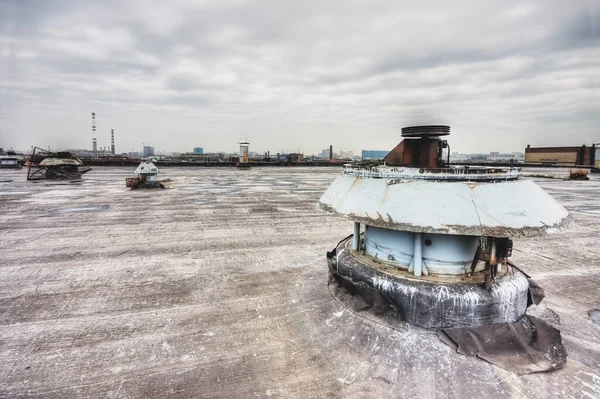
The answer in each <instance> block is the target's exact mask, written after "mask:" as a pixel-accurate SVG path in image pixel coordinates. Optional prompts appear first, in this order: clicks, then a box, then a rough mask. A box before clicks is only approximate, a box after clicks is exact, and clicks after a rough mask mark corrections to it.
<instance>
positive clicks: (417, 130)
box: [402, 125, 450, 137]
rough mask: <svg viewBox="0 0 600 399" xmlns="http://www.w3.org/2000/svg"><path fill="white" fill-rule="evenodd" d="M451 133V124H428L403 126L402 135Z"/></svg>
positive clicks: (425, 135) (444, 134)
mask: <svg viewBox="0 0 600 399" xmlns="http://www.w3.org/2000/svg"><path fill="white" fill-rule="evenodd" d="M448 135H450V126H446V125H426V126H408V127H403V128H402V137H439V136H448Z"/></svg>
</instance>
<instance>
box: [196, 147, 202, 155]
mask: <svg viewBox="0 0 600 399" xmlns="http://www.w3.org/2000/svg"><path fill="white" fill-rule="evenodd" d="M194 154H197V155H202V154H204V148H202V147H194Z"/></svg>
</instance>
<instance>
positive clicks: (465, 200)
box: [319, 174, 571, 237]
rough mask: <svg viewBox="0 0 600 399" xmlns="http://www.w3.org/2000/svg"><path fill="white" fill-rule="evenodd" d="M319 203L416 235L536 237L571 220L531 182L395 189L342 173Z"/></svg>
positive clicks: (413, 183) (398, 185)
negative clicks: (421, 233)
mask: <svg viewBox="0 0 600 399" xmlns="http://www.w3.org/2000/svg"><path fill="white" fill-rule="evenodd" d="M319 202H320V204H321V206H322V207H323V208H324V209H326V210H329V211H333V212H336V213H338V214H340V215H343V216H346V217H347V218H349V219H350V220H353V221H357V222H361V223H366V224H368V225H372V226H377V227H383V228H387V229H393V230H404V231H412V232H416V233H419V232H423V233H428V232H429V233H441V234H461V235H474V236H492V237H531V236H538V235H544V234H547V233H550V232H553V231H554V230H556V229H559V228H562V227H565V226H566V225H568V224H570V221H571V219H570V217H569V214H568V212H567V210H566V209H565V208H563V206H562V205H560V204H559V203H558V202H557V201H556V200H555V199H554V198H552V197H551V196H550V195H549V194H548V193H546V192H545V191H544V190H542V189H541V188H540V187H539V186H537V185H536V184H535V183H534V182H533V181H530V180H514V181H505V182H496V183H485V184H483V183H481V184H478V183H474V182H443V183H440V182H431V181H423V180H408V179H406V180H398V181H397V182H395V184H390V180H389V179H371V178H360V177H356V176H352V175H347V174H343V175H341V176H338V177H337V178H336V179H335V180H334V181H333V183H332V184H331V186H329V188H328V189H327V191H325V193H324V194H323V196H322V197H321V199H320V200H319Z"/></svg>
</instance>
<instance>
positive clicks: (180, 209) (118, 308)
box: [0, 167, 600, 398]
mask: <svg viewBox="0 0 600 399" xmlns="http://www.w3.org/2000/svg"><path fill="white" fill-rule="evenodd" d="M133 171H134V169H132V168H108V167H106V168H100V167H99V168H95V169H94V170H93V171H91V172H90V173H88V174H86V175H85V176H84V181H83V182H82V183H69V182H60V183H57V182H49V181H40V182H36V183H34V182H27V181H25V177H26V174H27V171H26V170H25V169H22V170H0V397H10V398H17V397H42V398H75V397H98V398H101V397H102V398H117V397H123V398H138V397H140V398H141V397H144V398H163V397H180V398H190V397H228V398H260V397H282V398H283V397H285V398H288V397H293V398H322V397H332V398H336V397H358V398H362V397H377V398H395V397H399V398H403V397H406V398H412V397H414V398H429V397H437V398H451V397H463V398H470V397H480V398H505V397H516V398H543V397H572V398H581V397H583V398H594V397H599V396H600V326H599V325H596V324H593V323H592V321H591V319H590V317H589V316H588V311H590V310H592V309H600V268H599V266H600V244H599V243H600V223H599V220H600V219H599V215H600V178H599V177H598V176H597V175H591V179H592V180H591V181H563V180H559V179H540V178H536V181H537V182H538V183H539V184H540V185H541V186H542V187H544V188H545V189H546V190H548V191H549V192H550V193H551V194H552V195H553V196H554V197H555V198H556V199H557V200H558V201H560V202H561V203H562V204H563V205H564V206H565V207H566V208H567V209H568V210H569V211H570V212H571V213H572V215H573V216H574V219H575V224H574V226H573V227H571V228H570V229H568V230H566V231H564V232H561V233H558V234H555V235H550V236H545V237H541V238H533V239H516V240H515V245H514V246H515V249H514V253H513V258H512V260H513V261H514V262H515V263H517V264H518V265H519V266H521V267H522V268H523V270H524V271H526V272H527V273H529V274H531V275H532V277H533V278H534V279H535V280H536V281H537V282H538V283H540V285H542V287H544V289H545V291H546V299H545V303H546V306H548V307H549V308H551V309H553V310H554V311H555V312H556V313H557V314H558V315H559V316H560V323H561V326H560V329H561V331H562V337H563V343H564V345H565V347H566V349H567V351H568V353H569V358H568V361H567V364H566V366H565V367H564V368H563V369H561V370H558V371H555V372H551V373H545V374H531V375H525V376H519V375H517V374H513V373H511V372H508V371H505V370H503V369H500V368H498V367H495V366H493V365H490V364H488V363H486V362H484V361H483V360H478V359H476V358H469V357H465V356H463V355H460V354H457V353H456V352H454V351H453V350H452V349H451V348H450V347H448V346H446V345H444V344H443V343H442V342H440V341H439V340H438V338H437V336H436V335H435V332H432V331H426V330H422V329H417V328H413V327H410V326H399V328H398V329H390V328H388V327H385V326H384V325H381V324H379V323H377V321H376V320H372V319H365V318H363V317H362V316H360V315H356V314H354V313H352V312H351V311H349V310H347V309H345V308H344V307H343V306H342V305H341V304H339V303H338V302H336V301H335V300H334V299H333V297H332V296H331V295H330V293H329V290H328V287H327V278H328V277H327V265H326V261H325V253H326V251H328V250H331V249H332V248H333V247H334V246H335V244H337V242H338V241H340V240H341V239H342V238H344V237H346V236H347V235H349V234H351V232H352V225H351V222H349V221H347V220H345V219H343V218H342V217H339V216H335V215H333V214H329V213H327V212H325V211H322V210H321V209H320V208H319V206H318V199H319V197H320V196H321V194H322V193H323V192H324V191H325V189H326V188H327V187H328V186H329V184H330V183H331V182H332V181H333V179H334V178H335V176H336V175H337V174H338V173H339V172H340V171H341V168H340V169H338V168H292V167H287V168H252V169H250V170H238V169H234V168H219V169H213V168H162V169H161V173H160V174H159V176H160V178H169V179H171V180H172V181H171V182H170V183H169V185H170V186H171V188H170V189H167V190H136V191H131V190H129V189H128V188H126V187H125V178H126V177H133V176H134V174H133ZM527 172H528V173H531V172H532V170H530V169H528V170H527ZM539 173H552V174H557V173H558V174H563V175H565V176H566V171H565V170H558V169H552V170H549V171H546V170H542V171H539ZM526 174H527V173H526ZM506 195H510V193H506Z"/></svg>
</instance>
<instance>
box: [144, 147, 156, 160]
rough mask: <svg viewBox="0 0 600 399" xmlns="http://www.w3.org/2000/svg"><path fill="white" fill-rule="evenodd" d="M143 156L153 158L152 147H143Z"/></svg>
mask: <svg viewBox="0 0 600 399" xmlns="http://www.w3.org/2000/svg"><path fill="white" fill-rule="evenodd" d="M144 156H145V157H153V156H154V147H151V146H149V145H145V146H144Z"/></svg>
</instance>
